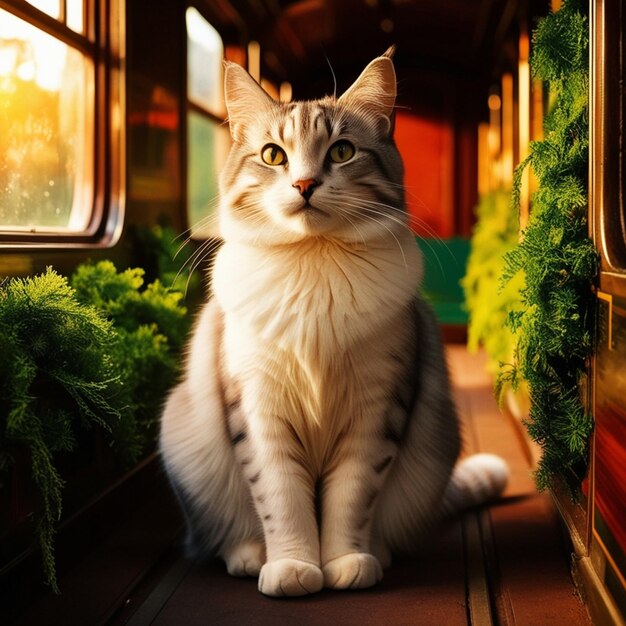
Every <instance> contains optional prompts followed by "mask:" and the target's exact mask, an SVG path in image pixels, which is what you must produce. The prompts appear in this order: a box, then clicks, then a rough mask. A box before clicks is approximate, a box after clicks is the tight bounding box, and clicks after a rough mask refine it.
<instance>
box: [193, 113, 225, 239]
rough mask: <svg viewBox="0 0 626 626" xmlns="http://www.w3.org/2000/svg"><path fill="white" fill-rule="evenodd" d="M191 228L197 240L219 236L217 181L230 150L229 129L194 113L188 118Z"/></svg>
mask: <svg viewBox="0 0 626 626" xmlns="http://www.w3.org/2000/svg"><path fill="white" fill-rule="evenodd" d="M187 132H188V150H189V152H188V167H189V172H188V178H187V194H188V198H189V200H188V206H189V224H190V225H191V228H192V233H193V235H194V236H196V237H210V236H214V235H215V233H216V228H215V227H216V209H217V179H218V174H219V169H220V167H221V165H222V163H224V159H225V158H226V155H227V154H228V149H229V147H230V134H229V132H228V129H227V128H226V127H224V126H222V125H221V124H218V123H217V122H215V121H213V120H211V119H208V118H207V117H205V116H203V115H201V114H199V113H196V112H195V111H190V112H189V115H188V118H187Z"/></svg>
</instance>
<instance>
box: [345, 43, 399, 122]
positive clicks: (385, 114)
mask: <svg viewBox="0 0 626 626" xmlns="http://www.w3.org/2000/svg"><path fill="white" fill-rule="evenodd" d="M395 50H396V47H395V46H391V48H389V49H388V50H387V51H386V52H385V54H383V55H382V56H379V57H377V58H375V59H374V60H373V61H372V62H371V63H370V64H369V65H368V66H367V67H366V68H365V69H364V70H363V72H361V75H360V76H359V77H358V78H357V79H356V81H355V82H354V83H353V84H352V86H351V87H350V88H349V89H348V90H347V91H346V92H345V93H344V94H343V95H342V96H341V97H340V98H339V100H338V102H339V104H346V105H348V106H350V107H351V108H352V107H357V108H359V109H361V110H363V111H366V112H369V113H373V114H374V115H376V116H379V117H380V118H382V119H383V120H386V127H385V128H383V130H384V131H385V132H386V134H391V133H393V127H394V117H395V114H394V105H395V102H396V72H395V70H394V67H393V62H392V60H391V59H392V57H393V54H394V52H395Z"/></svg>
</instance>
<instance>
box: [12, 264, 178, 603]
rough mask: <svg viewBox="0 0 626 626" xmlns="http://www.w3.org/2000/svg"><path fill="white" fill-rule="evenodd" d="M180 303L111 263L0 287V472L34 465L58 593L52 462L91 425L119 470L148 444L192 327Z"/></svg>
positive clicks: (39, 515) (57, 491)
mask: <svg viewBox="0 0 626 626" xmlns="http://www.w3.org/2000/svg"><path fill="white" fill-rule="evenodd" d="M181 300H182V294H180V293H178V292H174V291H171V290H169V289H166V288H165V287H164V286H163V285H162V284H161V283H160V281H158V280H155V281H154V282H153V283H151V284H150V285H148V286H147V287H145V288H144V280H143V270H141V269H128V270H125V271H123V272H119V273H118V272H117V270H116V268H115V266H114V265H113V264H112V263H111V262H109V261H102V262H100V263H97V264H95V265H83V266H80V267H79V268H78V269H77V270H76V272H75V274H74V276H73V277H72V279H71V286H70V284H68V280H67V279H66V278H64V277H62V276H59V275H58V274H56V273H55V272H54V271H53V270H52V269H50V268H49V269H48V270H47V272H46V273H45V274H43V275H41V276H35V277H32V278H26V279H13V280H10V281H5V283H4V284H2V285H0V350H2V354H4V355H5V358H2V359H0V471H2V470H6V468H7V467H8V466H9V465H10V464H11V463H12V462H13V461H14V459H15V458H16V457H17V456H18V455H21V456H26V457H27V458H30V461H31V465H32V477H33V482H34V485H35V486H36V488H37V492H38V494H39V498H40V500H41V502H40V504H39V505H38V506H36V510H35V511H34V520H35V526H36V532H37V535H38V538H39V544H40V546H41V550H42V553H43V562H44V571H45V574H46V577H47V579H48V581H49V583H50V584H51V586H52V588H53V589H54V590H55V591H58V587H57V582H56V574H55V565H54V550H53V539H54V534H55V527H56V524H57V522H58V521H59V519H60V516H61V504H62V489H63V479H62V477H61V475H60V473H59V471H58V469H57V464H56V456H57V455H58V454H59V453H67V452H71V451H73V450H74V449H75V448H76V446H77V441H78V438H79V434H80V433H81V432H82V431H84V430H85V429H90V428H91V427H93V426H94V425H96V426H98V427H101V428H102V429H104V431H106V433H107V436H108V438H109V439H110V441H111V444H112V445H113V446H114V448H115V451H116V453H117V454H118V457H119V458H120V459H121V460H122V461H123V462H124V463H125V464H128V463H129V462H133V461H134V460H136V459H137V458H138V456H139V455H140V453H141V451H142V450H143V449H145V448H146V447H150V446H152V445H153V443H154V439H155V425H156V422H157V418H158V415H159V413H160V410H161V404H162V402H163V398H164V395H165V393H166V391H167V389H168V388H169V387H170V386H171V384H172V382H173V381H174V380H175V378H176V374H177V369H178V358H177V355H178V353H179V351H180V348H181V346H182V343H183V341H184V338H185V334H186V332H187V330H188V326H189V322H188V316H187V314H186V313H187V311H186V308H185V307H184V306H183V305H182V302H181Z"/></svg>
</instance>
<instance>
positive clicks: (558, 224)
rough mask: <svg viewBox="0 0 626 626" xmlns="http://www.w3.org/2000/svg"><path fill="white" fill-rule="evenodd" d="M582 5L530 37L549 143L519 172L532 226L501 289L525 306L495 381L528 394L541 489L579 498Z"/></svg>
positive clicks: (583, 441) (512, 323) (586, 331)
mask: <svg viewBox="0 0 626 626" xmlns="http://www.w3.org/2000/svg"><path fill="white" fill-rule="evenodd" d="M586 11H587V5H586V3H584V2H581V1H579V0H566V1H565V2H564V4H563V7H562V9H561V10H560V11H558V12H557V13H554V14H551V15H549V16H547V17H545V18H544V19H542V20H541V21H540V22H539V24H538V27H537V29H536V31H535V33H534V36H533V53H532V57H531V68H532V71H533V74H534V76H535V77H536V78H539V79H541V80H543V81H546V82H547V83H548V85H549V89H550V91H551V93H552V94H553V96H554V105H553V108H552V110H551V111H550V112H549V114H548V116H547V118H546V120H545V138H544V139H543V140H542V141H539V142H534V143H532V144H531V146H530V155H529V157H528V158H527V159H526V160H525V161H524V162H523V163H522V164H521V165H520V166H519V167H518V168H517V170H516V174H515V179H514V204H515V208H516V205H517V204H518V200H519V190H520V186H521V177H522V173H523V170H524V168H526V167H527V166H529V165H530V166H531V167H532V168H533V171H534V172H535V174H536V175H537V178H538V180H539V188H538V191H537V192H536V193H535V194H534V196H533V199H532V206H533V209H532V212H531V216H530V220H529V223H528V227H527V228H526V230H525V231H524V233H523V238H522V241H521V243H520V245H519V246H517V247H516V248H515V249H513V250H511V251H510V252H509V253H507V255H506V257H505V261H506V262H505V268H504V272H503V281H504V285H505V288H506V285H509V284H511V281H517V280H520V278H519V277H520V276H523V280H524V284H525V286H524V288H523V290H522V293H521V295H522V307H521V309H520V310H519V311H513V312H511V313H510V314H509V316H508V320H507V323H508V326H509V328H510V329H511V331H512V332H513V333H515V335H516V337H517V343H516V353H515V363H514V364H513V365H512V366H509V367H507V368H506V369H505V370H503V372H502V375H501V381H516V380H519V379H525V380H526V381H528V384H529V388H530V401H531V408H530V416H529V419H528V423H527V426H528V431H529V433H530V435H531V436H532V437H533V439H534V440H535V441H537V442H538V443H539V444H540V445H541V447H542V449H543V455H542V458H541V459H540V462H539V467H538V470H537V473H536V479H537V484H538V487H539V488H542V489H543V488H546V487H549V486H551V485H552V484H553V483H554V480H555V479H556V478H557V477H560V478H562V479H564V480H565V482H566V483H567V484H568V485H569V487H570V489H571V492H572V495H575V494H576V492H577V489H578V487H579V485H580V482H581V480H582V479H583V478H584V476H585V474H586V470H587V461H588V448H589V445H588V444H589V437H590V435H591V431H592V428H593V423H592V418H591V415H590V414H589V413H588V412H587V410H586V409H585V406H584V403H583V400H582V399H581V397H580V391H579V389H580V386H581V381H582V380H583V378H584V376H585V371H586V368H585V364H586V360H587V358H588V357H589V355H590V351H591V348H592V329H593V297H592V291H591V288H592V285H593V282H594V280H595V276H596V274H597V267H598V259H597V253H596V251H595V249H594V246H593V243H592V242H591V240H590V239H589V237H588V235H587V169H588V148H589V140H588V126H589V120H588V108H587V93H588V81H589V69H588V56H587V55H588V46H589V39H588V18H587V14H586Z"/></svg>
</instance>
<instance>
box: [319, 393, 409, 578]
mask: <svg viewBox="0 0 626 626" xmlns="http://www.w3.org/2000/svg"><path fill="white" fill-rule="evenodd" d="M383 412H384V405H383V404H382V403H381V405H380V406H377V405H373V406H370V407H368V410H367V412H365V411H364V412H363V415H361V416H360V417H359V419H356V420H353V421H352V425H351V427H350V429H349V431H348V432H347V433H346V434H344V436H343V438H342V440H341V442H339V445H338V446H337V450H336V454H335V455H334V458H333V461H332V463H331V464H330V466H329V468H328V470H327V473H326V475H325V478H324V482H323V487H322V494H321V495H322V524H321V560H322V571H323V573H324V584H325V586H326V587H330V588H333V589H363V588H366V587H371V586H373V585H375V584H376V583H377V582H379V581H380V580H381V579H382V575H383V572H382V567H381V563H380V562H379V560H378V559H377V558H376V557H375V556H374V555H373V554H372V551H373V550H372V545H371V534H372V521H373V517H374V514H373V513H374V506H375V502H376V499H377V497H378V493H379V491H380V489H381V487H382V485H383V483H384V480H385V478H386V476H387V473H388V470H389V467H390V466H391V464H392V462H393V460H394V458H395V455H396V451H397V448H396V445H395V444H394V442H393V441H391V440H390V439H389V438H388V437H386V436H385V434H384V430H383V429H381V425H380V417H379V416H380V415H382V414H383Z"/></svg>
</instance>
